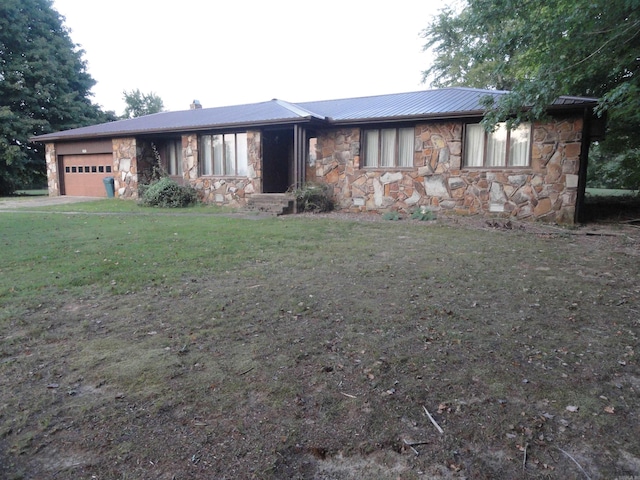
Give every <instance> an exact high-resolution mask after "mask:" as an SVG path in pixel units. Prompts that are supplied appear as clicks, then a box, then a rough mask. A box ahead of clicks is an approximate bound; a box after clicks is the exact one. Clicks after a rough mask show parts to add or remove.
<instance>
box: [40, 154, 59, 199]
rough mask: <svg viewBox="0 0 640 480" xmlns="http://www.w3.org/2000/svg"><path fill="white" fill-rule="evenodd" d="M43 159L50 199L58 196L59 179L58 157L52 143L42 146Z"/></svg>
mask: <svg viewBox="0 0 640 480" xmlns="http://www.w3.org/2000/svg"><path fill="white" fill-rule="evenodd" d="M44 158H45V162H46V164H47V186H48V189H49V196H50V197H58V196H60V177H59V172H58V156H57V155H56V146H55V144H54V143H47V144H46V145H45V146H44Z"/></svg>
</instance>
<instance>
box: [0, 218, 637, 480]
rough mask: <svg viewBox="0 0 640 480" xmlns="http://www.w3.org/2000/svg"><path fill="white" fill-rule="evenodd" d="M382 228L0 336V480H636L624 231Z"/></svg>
mask: <svg viewBox="0 0 640 480" xmlns="http://www.w3.org/2000/svg"><path fill="white" fill-rule="evenodd" d="M286 221H287V220H283V222H286ZM398 225H399V228H398V229H397V230H395V231H393V232H392V233H390V231H389V229H388V228H385V229H376V228H368V229H367V234H366V236H364V237H363V241H362V243H361V248H358V249H349V250H345V249H341V248H340V243H339V242H338V243H336V244H335V248H332V249H331V250H332V252H331V255H327V254H326V253H321V252H319V251H317V250H314V249H313V247H312V246H311V247H309V249H308V251H303V252H302V253H300V252H297V253H296V254H295V255H291V256H280V257H278V258H277V259H276V260H274V261H268V260H267V261H261V262H256V263H250V264H247V265H245V266H244V267H243V268H241V269H238V270H234V271H227V272H224V273H222V274H221V273H219V272H218V273H216V274H215V275H210V276H206V275H205V276H198V277H192V278H185V279H184V280H183V282H181V283H180V284H178V285H171V286H168V285H165V286H157V285H156V286H150V287H149V288H147V289H146V290H144V291H140V292H136V293H130V294H127V295H118V296H116V295H110V294H108V293H105V292H96V291H85V292H83V293H82V294H81V295H78V294H74V295H73V296H70V295H66V294H64V292H62V293H61V294H60V295H59V296H58V297H57V298H56V299H55V300H52V301H49V302H48V303H47V304H43V305H41V306H40V307H38V308H35V309H33V310H32V311H30V312H28V314H27V315H25V316H24V317H22V318H16V319H14V320H13V321H12V322H10V324H7V325H3V326H2V331H1V332H0V335H1V337H0V338H1V341H2V352H1V355H0V365H1V372H2V380H1V381H2V385H1V388H2V399H1V403H0V476H2V477H3V478H8V479H10V478H24V479H36V478H37V479H41V478H55V479H75V478H95V479H122V478H127V479H134V478H135V479H148V478H155V479H166V480H171V479H211V478H216V479H237V478H243V479H250V478H264V479H281V478H287V479H336V480H338V479H345V480H346V479H361V478H376V479H397V478H401V479H419V478H440V479H459V478H473V479H480V478H487V479H489V478H491V479H513V478H558V479H560V478H561V479H572V478H575V479H580V478H592V479H598V478H607V479H610V478H633V476H634V475H635V476H640V444H639V443H638V438H639V435H640V431H639V430H638V428H639V427H638V425H640V422H639V420H640V419H639V418H638V414H639V411H640V393H639V392H640V368H638V361H637V358H638V357H637V352H638V349H639V348H640V346H639V345H638V334H639V329H640V305H639V299H640V255H639V254H638V250H639V248H640V236H639V235H638V234H637V232H636V230H634V229H632V228H626V229H623V228H618V227H611V226H607V227H602V228H595V227H593V226H591V227H589V228H588V229H578V230H575V231H566V230H561V229H554V228H552V227H549V228H544V229H543V228H542V227H539V226H535V225H532V226H526V225H525V226H523V227H521V226H520V225H513V224H507V223H504V222H486V221H481V222H476V223H475V224H473V225H471V224H468V223H462V222H458V221H456V222H449V223H434V224H433V225H431V226H429V225H424V226H422V227H420V228H407V229H403V228H400V225H402V223H401V222H400V223H398ZM472 227H473V228H472ZM357 228H358V227H354V229H356V230H357ZM354 232H355V230H354ZM354 234H355V233H354ZM322 252H326V250H322Z"/></svg>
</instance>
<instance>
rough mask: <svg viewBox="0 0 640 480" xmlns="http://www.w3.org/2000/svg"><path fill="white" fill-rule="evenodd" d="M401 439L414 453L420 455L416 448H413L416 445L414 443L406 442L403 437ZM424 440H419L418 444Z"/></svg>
mask: <svg viewBox="0 0 640 480" xmlns="http://www.w3.org/2000/svg"><path fill="white" fill-rule="evenodd" d="M402 441H403V442H404V444H405V445H406V446H407V447H409V448H410V449H411V450H413V453H415V454H416V455H420V452H418V450H416V449H415V448H413V446H414V445H416V444H415V443H409V442H407V441H406V440H405V439H404V438H403V439H402ZM422 443H424V442H421V443H420V444H422Z"/></svg>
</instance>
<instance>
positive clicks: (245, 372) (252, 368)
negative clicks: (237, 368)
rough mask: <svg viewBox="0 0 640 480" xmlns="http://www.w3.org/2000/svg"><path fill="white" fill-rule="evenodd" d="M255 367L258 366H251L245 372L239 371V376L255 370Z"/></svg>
mask: <svg viewBox="0 0 640 480" xmlns="http://www.w3.org/2000/svg"><path fill="white" fill-rule="evenodd" d="M254 368H256V367H251V368H250V369H249V370H245V371H244V372H242V373H239V374H238V376H239V377H241V376H242V375H246V374H247V373H249V372H250V371H251V370H253V369H254Z"/></svg>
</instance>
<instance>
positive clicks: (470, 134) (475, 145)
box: [464, 123, 484, 167]
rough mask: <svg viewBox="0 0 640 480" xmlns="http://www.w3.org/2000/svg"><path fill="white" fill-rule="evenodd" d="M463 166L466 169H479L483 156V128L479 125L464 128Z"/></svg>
mask: <svg viewBox="0 0 640 480" xmlns="http://www.w3.org/2000/svg"><path fill="white" fill-rule="evenodd" d="M464 142H465V143H464V164H465V166H467V167H481V166H482V159H483V156H484V128H482V125H480V124H479V123H476V124H469V125H467V126H466V134H465V139H464Z"/></svg>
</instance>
